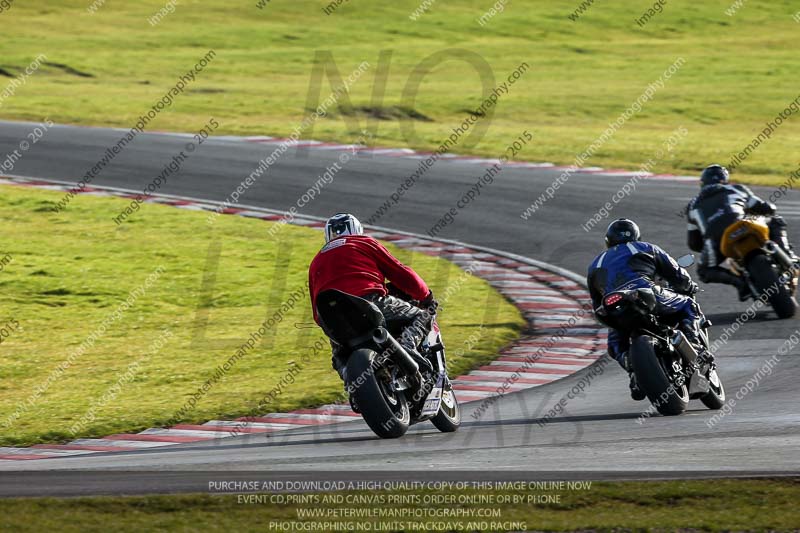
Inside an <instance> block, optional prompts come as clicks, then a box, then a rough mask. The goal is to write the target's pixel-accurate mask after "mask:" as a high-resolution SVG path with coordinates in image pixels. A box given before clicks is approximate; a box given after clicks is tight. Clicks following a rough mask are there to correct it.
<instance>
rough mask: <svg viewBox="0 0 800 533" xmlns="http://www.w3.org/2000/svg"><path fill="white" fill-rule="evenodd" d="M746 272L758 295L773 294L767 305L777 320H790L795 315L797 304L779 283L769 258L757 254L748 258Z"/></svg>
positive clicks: (783, 285)
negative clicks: (769, 292)
mask: <svg viewBox="0 0 800 533" xmlns="http://www.w3.org/2000/svg"><path fill="white" fill-rule="evenodd" d="M747 272H749V273H750V277H751V278H753V283H754V284H755V286H756V288H757V289H758V291H759V293H761V294H766V292H767V290H770V291H771V292H773V294H772V296H770V297H769V303H770V305H771V306H772V309H774V310H775V314H776V315H778V318H791V317H793V316H794V315H795V313H796V312H797V302H796V301H795V299H794V298H793V297H792V295H791V294H790V293H789V291H788V290H787V289H786V285H785V284H783V283H781V282H780V277H779V275H778V273H777V272H776V271H775V268H774V267H773V266H772V262H771V261H770V259H769V257H767V256H766V255H765V254H763V253H759V254H757V255H755V256H753V257H752V258H750V260H749V261H748V262H747ZM776 288H777V292H776ZM761 294H759V295H758V296H760V295H761Z"/></svg>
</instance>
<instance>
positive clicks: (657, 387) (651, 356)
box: [630, 335, 689, 416]
mask: <svg viewBox="0 0 800 533" xmlns="http://www.w3.org/2000/svg"><path fill="white" fill-rule="evenodd" d="M654 342H655V341H654V339H653V338H652V337H649V336H647V335H640V336H638V337H635V338H634V339H632V341H631V348H630V357H631V363H632V365H633V372H634V373H635V374H636V380H637V382H638V384H639V388H640V389H642V390H643V391H644V392H645V394H646V395H647V399H648V400H650V403H652V404H653V407H655V408H656V409H657V410H658V412H659V413H661V414H662V415H664V416H674V415H679V414H681V413H683V412H684V411H686V407H687V406H688V405H689V391H688V389H687V388H686V385H681V386H680V387H677V388H676V387H674V386H673V385H672V383H670V381H669V379H668V378H667V375H666V373H665V372H664V369H663V368H662V366H661V363H660V361H659V358H658V356H657V355H656V350H655V346H654Z"/></svg>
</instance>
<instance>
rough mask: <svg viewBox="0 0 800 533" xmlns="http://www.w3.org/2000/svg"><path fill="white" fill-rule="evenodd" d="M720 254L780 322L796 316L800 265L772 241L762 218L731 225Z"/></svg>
mask: <svg viewBox="0 0 800 533" xmlns="http://www.w3.org/2000/svg"><path fill="white" fill-rule="evenodd" d="M720 250H721V251H722V254H723V255H724V256H725V257H727V258H728V259H729V260H730V263H731V269H732V270H733V271H734V273H736V274H738V275H740V276H743V277H744V278H745V280H746V281H747V283H748V285H749V286H750V291H751V292H752V293H753V295H754V296H755V297H756V298H762V299H763V300H766V301H769V303H770V305H771V306H772V308H773V309H774V310H775V313H776V314H777V315H778V317H779V318H791V317H793V316H794V314H795V313H796V312H797V301H796V300H795V292H796V291H797V282H798V272H799V271H800V265H798V264H797V263H796V262H795V261H794V260H793V259H792V257H790V256H789V254H787V253H786V252H785V251H784V250H783V249H782V248H781V247H780V246H778V245H777V244H776V243H775V242H773V241H771V240H770V239H769V227H768V226H767V224H766V222H765V220H764V218H763V217H746V218H744V219H742V220H739V221H737V222H735V223H734V224H732V225H730V226H729V227H728V228H727V229H726V230H725V233H723V235H722V241H721V242H720Z"/></svg>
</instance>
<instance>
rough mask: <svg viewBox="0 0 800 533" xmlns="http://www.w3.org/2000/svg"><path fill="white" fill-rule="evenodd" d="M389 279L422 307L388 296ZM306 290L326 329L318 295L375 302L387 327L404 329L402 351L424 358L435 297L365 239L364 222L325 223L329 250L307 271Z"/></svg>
mask: <svg viewBox="0 0 800 533" xmlns="http://www.w3.org/2000/svg"><path fill="white" fill-rule="evenodd" d="M386 280H388V281H390V282H391V283H392V284H393V285H394V286H395V287H397V288H398V289H400V290H401V291H402V292H404V293H406V294H408V296H410V297H411V298H413V299H414V300H417V301H419V302H420V307H421V308H420V307H416V306H414V305H412V304H411V303H409V302H407V301H405V300H402V299H400V298H397V297H395V296H392V295H390V294H389V291H388V290H387V287H386ZM308 289H309V295H310V297H311V306H312V309H313V311H314V320H315V321H316V322H317V324H319V325H320V326H321V327H322V328H323V330H324V329H325V328H324V325H323V324H321V323H320V319H319V316H318V315H317V308H316V300H317V295H318V294H320V293H321V292H323V291H325V290H329V289H336V290H339V291H342V292H344V293H347V294H351V295H353V296H358V297H361V298H364V299H366V300H369V301H370V302H372V303H374V304H375V305H376V306H377V307H378V309H380V310H381V312H382V313H383V316H384V318H385V320H386V325H387V328H389V329H390V330H395V331H401V330H402V333H401V334H400V338H399V339H398V341H399V342H400V344H401V345H402V346H403V348H405V349H406V351H408V352H409V353H410V354H411V355H412V357H414V358H415V359H417V358H420V359H422V356H421V355H420V354H419V352H418V351H417V346H419V344H420V342H422V339H423V337H424V336H425V334H426V333H427V323H428V317H429V316H430V315H429V314H428V313H426V312H425V311H424V309H430V308H433V309H435V307H436V301H435V300H434V299H433V294H432V293H431V291H430V289H428V286H427V285H426V284H425V281H423V279H422V278H421V277H420V276H419V275H418V274H417V273H416V272H414V271H413V270H412V269H411V268H409V267H407V266H406V265H404V264H402V263H401V262H400V261H398V260H397V259H396V258H395V257H394V256H393V255H392V254H391V253H389V251H388V250H387V249H386V248H385V247H384V246H383V245H382V244H381V243H379V242H378V241H377V240H375V239H373V238H372V237H369V236H367V235H364V229H363V227H362V226H361V223H360V222H359V221H358V219H357V218H356V217H354V216H353V215H351V214H348V213H339V214H336V215H334V216H332V217H331V218H330V219H328V221H327V222H326V224H325V246H323V247H322V249H321V250H320V251H319V252H318V253H317V255H316V256H315V257H314V259H313V260H312V261H311V264H310V265H309V267H308ZM331 346H332V349H333V357H332V363H333V368H334V369H336V371H337V372H338V373H339V376H340V377H341V378H342V380H344V381H346V378H345V367H346V362H345V361H343V360H342V359H340V358H339V357H338V351H339V346H338V345H336V344H335V343H334V342H333V341H331Z"/></svg>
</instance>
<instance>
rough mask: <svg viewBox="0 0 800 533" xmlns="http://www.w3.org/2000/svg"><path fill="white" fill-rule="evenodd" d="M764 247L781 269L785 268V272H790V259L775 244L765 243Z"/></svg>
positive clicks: (791, 265) (791, 264)
mask: <svg viewBox="0 0 800 533" xmlns="http://www.w3.org/2000/svg"><path fill="white" fill-rule="evenodd" d="M764 247H765V248H766V249H767V251H768V252H769V253H770V254H772V255H773V256H775V258H776V259H777V260H778V263H780V265H781V266H782V267H783V268H785V269H786V270H790V269H791V268H793V266H794V265H793V263H792V259H791V258H790V257H789V256H788V255H787V253H786V252H784V251H783V249H782V248H781V247H780V246H778V245H777V244H776V243H775V242H773V241H767V242H765V243H764Z"/></svg>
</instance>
